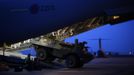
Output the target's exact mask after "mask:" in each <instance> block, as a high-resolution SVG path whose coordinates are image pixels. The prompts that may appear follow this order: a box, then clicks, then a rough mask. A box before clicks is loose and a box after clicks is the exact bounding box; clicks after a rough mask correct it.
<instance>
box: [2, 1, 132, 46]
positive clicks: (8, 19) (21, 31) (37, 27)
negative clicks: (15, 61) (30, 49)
mask: <svg viewBox="0 0 134 75" xmlns="http://www.w3.org/2000/svg"><path fill="white" fill-rule="evenodd" d="M133 8H134V1H133V0H0V44H1V46H2V44H3V43H5V42H6V43H7V44H8V43H9V44H12V43H16V42H19V41H23V40H26V39H29V38H32V37H37V36H40V35H42V34H46V33H49V32H52V31H55V30H58V29H60V28H63V27H66V26H68V25H71V24H74V23H77V22H80V21H83V20H86V19H88V18H92V17H96V16H113V15H120V16H122V19H123V21H124V19H125V20H126V19H127V20H129V19H133V12H134V9H133ZM122 19H121V20H122Z"/></svg>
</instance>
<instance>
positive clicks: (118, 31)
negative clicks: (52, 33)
mask: <svg viewBox="0 0 134 75" xmlns="http://www.w3.org/2000/svg"><path fill="white" fill-rule="evenodd" d="M133 24H134V20H131V21H128V22H123V23H119V24H116V25H110V24H107V25H104V26H101V27H99V28H96V29H93V30H89V31H87V32H84V33H81V34H79V35H76V36H73V37H70V38H67V39H66V40H65V41H66V42H72V43H73V42H74V39H76V38H78V39H79V40H80V41H87V42H88V46H89V47H90V48H89V51H91V52H95V51H97V50H98V41H97V40H92V39H98V38H102V39H106V40H104V41H102V48H103V50H104V51H105V52H109V51H110V52H114V53H115V52H118V53H119V54H129V52H130V51H133V52H134V30H133V29H134V25H133Z"/></svg>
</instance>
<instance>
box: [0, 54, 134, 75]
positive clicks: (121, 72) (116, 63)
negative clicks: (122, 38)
mask: <svg viewBox="0 0 134 75" xmlns="http://www.w3.org/2000/svg"><path fill="white" fill-rule="evenodd" d="M0 75H134V57H126V56H124V57H109V58H95V59H94V60H92V61H91V62H89V63H87V64H85V65H84V66H83V67H82V68H75V69H69V68H65V67H59V68H45V69H43V70H41V71H30V72H29V71H26V70H23V72H14V71H13V70H9V71H5V72H0Z"/></svg>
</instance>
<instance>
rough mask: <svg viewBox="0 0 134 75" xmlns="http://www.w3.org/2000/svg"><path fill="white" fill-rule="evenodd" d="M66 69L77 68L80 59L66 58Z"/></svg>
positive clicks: (74, 56)
mask: <svg viewBox="0 0 134 75" xmlns="http://www.w3.org/2000/svg"><path fill="white" fill-rule="evenodd" d="M65 63H66V67H68V68H78V67H79V66H81V65H80V63H81V62H80V59H79V58H78V57H77V56H76V55H68V56H67V57H66V62H65Z"/></svg>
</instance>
